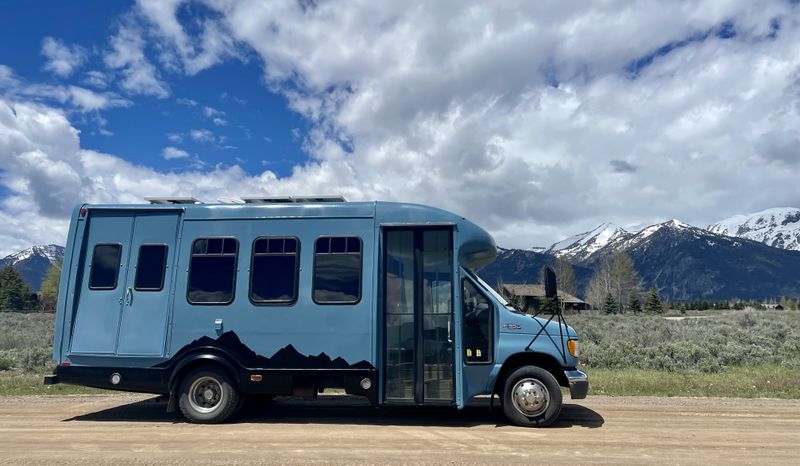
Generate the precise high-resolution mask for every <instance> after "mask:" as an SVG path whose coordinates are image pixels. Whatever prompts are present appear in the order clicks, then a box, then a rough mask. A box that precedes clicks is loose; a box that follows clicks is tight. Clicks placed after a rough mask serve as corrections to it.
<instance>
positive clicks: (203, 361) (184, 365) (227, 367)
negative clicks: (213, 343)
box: [169, 354, 239, 393]
mask: <svg viewBox="0 0 800 466" xmlns="http://www.w3.org/2000/svg"><path fill="white" fill-rule="evenodd" d="M198 367H213V368H215V369H218V370H220V371H222V372H224V373H225V374H227V375H228V377H230V379H231V382H233V384H234V386H235V387H237V388H238V386H239V378H238V377H237V376H236V371H235V370H234V368H233V365H232V364H231V363H230V362H229V361H228V360H227V359H225V358H224V357H222V356H218V355H215V354H202V355H195V356H193V357H192V358H190V359H189V360H188V361H185V362H184V361H181V362H180V363H178V365H177V367H176V368H175V371H174V372H173V373H172V377H171V379H170V383H169V389H170V393H174V392H176V391H177V390H178V389H179V386H178V384H180V383H181V380H182V379H183V378H184V377H185V376H186V374H188V373H189V372H191V371H193V370H195V369H197V368H198Z"/></svg>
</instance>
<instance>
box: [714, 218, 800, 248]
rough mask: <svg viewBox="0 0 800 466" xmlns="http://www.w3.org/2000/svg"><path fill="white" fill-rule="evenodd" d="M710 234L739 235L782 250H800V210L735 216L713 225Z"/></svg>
mask: <svg viewBox="0 0 800 466" xmlns="http://www.w3.org/2000/svg"><path fill="white" fill-rule="evenodd" d="M708 230H709V231H712V232H714V233H719V234H721V235H726V236H737V237H739V238H747V239H751V240H753V241H758V242H760V243H764V244H766V245H769V246H773V247H776V248H781V249H791V250H793V251H800V209H797V208H794V207H777V208H774V209H767V210H762V211H761V212H756V213H754V214H748V215H734V216H733V217H730V218H728V219H725V220H722V221H720V222H717V223H714V224H712V225H709V227H708Z"/></svg>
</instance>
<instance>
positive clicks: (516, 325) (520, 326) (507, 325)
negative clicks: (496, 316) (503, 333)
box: [503, 324, 522, 330]
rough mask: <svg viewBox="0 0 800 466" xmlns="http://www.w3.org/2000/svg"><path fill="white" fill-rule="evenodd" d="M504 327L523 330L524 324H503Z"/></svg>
mask: <svg viewBox="0 0 800 466" xmlns="http://www.w3.org/2000/svg"><path fill="white" fill-rule="evenodd" d="M503 327H505V328H507V329H509V330H522V325H520V324H503Z"/></svg>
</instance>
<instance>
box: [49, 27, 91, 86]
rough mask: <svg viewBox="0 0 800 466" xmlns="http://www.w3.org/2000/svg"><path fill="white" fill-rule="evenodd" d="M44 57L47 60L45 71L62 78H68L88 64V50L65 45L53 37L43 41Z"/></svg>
mask: <svg viewBox="0 0 800 466" xmlns="http://www.w3.org/2000/svg"><path fill="white" fill-rule="evenodd" d="M41 53H42V55H43V56H44V57H45V58H46V59H47V62H46V63H45V65H44V69H46V70H47V71H50V72H52V73H54V74H56V75H58V76H60V77H62V78H66V77H68V76H69V75H71V74H72V72H73V71H75V69H76V68H78V67H80V66H81V65H83V64H84V63H85V62H86V58H87V57H86V50H84V49H83V47H80V46H77V45H73V46H68V45H65V44H64V42H62V41H60V40H58V39H54V38H52V37H45V38H44V39H43V40H42V52H41Z"/></svg>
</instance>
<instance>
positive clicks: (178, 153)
mask: <svg viewBox="0 0 800 466" xmlns="http://www.w3.org/2000/svg"><path fill="white" fill-rule="evenodd" d="M161 155H162V156H163V157H164V158H165V159H167V160H170V159H185V158H187V157H189V153H188V152H186V151H185V150H182V149H178V148H177V147H172V146H168V147H165V148H164V150H162V151H161Z"/></svg>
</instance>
